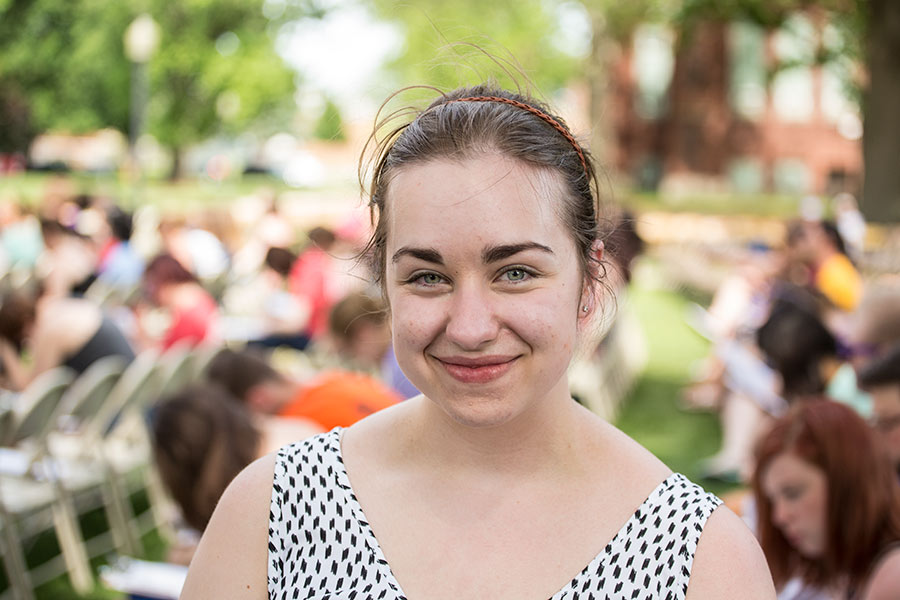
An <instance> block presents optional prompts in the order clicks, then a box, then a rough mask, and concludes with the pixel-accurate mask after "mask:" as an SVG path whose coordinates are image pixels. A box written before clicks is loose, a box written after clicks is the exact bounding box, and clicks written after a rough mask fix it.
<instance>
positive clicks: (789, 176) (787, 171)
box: [772, 158, 811, 194]
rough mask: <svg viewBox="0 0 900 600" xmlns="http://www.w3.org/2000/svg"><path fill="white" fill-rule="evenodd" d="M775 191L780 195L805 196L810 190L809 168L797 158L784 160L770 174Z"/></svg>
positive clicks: (777, 163)
mask: <svg viewBox="0 0 900 600" xmlns="http://www.w3.org/2000/svg"><path fill="white" fill-rule="evenodd" d="M772 177H773V183H774V184H775V191H776V192H778V193H780V194H805V193H807V192H808V191H809V189H810V184H811V181H810V174H809V168H808V167H807V166H806V163H804V162H803V161H802V160H800V159H798V158H784V159H781V160H779V161H777V162H776V163H775V169H774V170H773V172H772Z"/></svg>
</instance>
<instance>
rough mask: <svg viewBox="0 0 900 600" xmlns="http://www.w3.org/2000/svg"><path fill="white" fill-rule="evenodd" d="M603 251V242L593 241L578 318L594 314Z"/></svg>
mask: <svg viewBox="0 0 900 600" xmlns="http://www.w3.org/2000/svg"><path fill="white" fill-rule="evenodd" d="M603 250H604V245H603V241H601V240H594V243H593V244H591V250H590V256H589V257H588V264H587V269H588V273H587V277H585V280H584V285H583V286H582V291H581V303H580V305H579V308H578V310H579V316H580V317H587V316H590V315H591V314H592V313H593V312H594V307H595V305H596V303H597V294H598V293H599V290H598V279H599V278H600V274H601V273H602V271H603Z"/></svg>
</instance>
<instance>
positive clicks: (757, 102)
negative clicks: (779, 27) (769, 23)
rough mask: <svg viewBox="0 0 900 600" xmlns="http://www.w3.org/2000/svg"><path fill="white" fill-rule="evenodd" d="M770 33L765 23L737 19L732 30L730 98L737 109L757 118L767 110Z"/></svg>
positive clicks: (730, 43) (729, 39)
mask: <svg viewBox="0 0 900 600" xmlns="http://www.w3.org/2000/svg"><path fill="white" fill-rule="evenodd" d="M765 47H766V34H765V31H764V30H763V28H762V27H759V26H758V25H754V24H752V23H746V22H743V21H736V22H734V23H732V24H731V26H730V27H729V31H728V64H729V70H728V77H729V81H728V98H729V101H730V102H731V107H732V109H734V111H735V112H736V113H737V114H738V115H740V116H742V117H744V118H745V119H751V120H756V119H759V118H760V117H762V115H763V113H764V112H765V110H766V63H765V56H766V53H765Z"/></svg>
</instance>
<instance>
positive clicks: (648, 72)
mask: <svg viewBox="0 0 900 600" xmlns="http://www.w3.org/2000/svg"><path fill="white" fill-rule="evenodd" d="M838 36H839V33H838V32H837V30H835V29H834V28H832V27H831V26H829V25H824V26H823V25H816V24H815V21H814V20H813V19H812V18H809V17H807V16H803V15H797V16H796V17H795V18H793V19H791V20H790V21H789V22H788V23H787V24H786V26H785V27H784V28H783V29H782V30H779V31H777V32H774V33H771V34H767V33H765V32H764V31H763V30H762V29H759V28H757V27H755V26H753V25H750V24H746V23H731V24H726V23H708V24H704V25H701V26H699V27H698V28H697V29H696V30H694V31H693V33H692V34H691V35H690V37H688V38H686V39H683V40H678V41H676V40H675V39H674V36H673V34H672V33H671V32H669V31H668V30H667V29H665V28H663V27H659V26H644V27H641V28H639V29H638V30H637V32H636V33H635V36H634V40H633V43H632V45H631V47H630V48H628V49H627V50H626V51H625V52H624V53H623V54H622V56H621V58H620V60H619V61H618V64H617V65H616V66H615V71H614V72H613V73H612V81H613V90H612V91H613V94H612V99H611V101H612V106H611V107H610V109H611V111H612V112H611V114H612V115H613V120H614V122H615V123H616V125H615V136H616V139H617V144H616V147H617V149H616V154H615V156H614V157H613V160H614V161H615V163H616V165H617V167H618V168H619V169H620V171H621V172H624V173H629V174H631V175H632V176H633V178H634V179H635V181H636V183H637V184H638V186H639V187H641V188H643V189H659V188H661V189H663V190H664V191H670V192H679V191H682V192H698V191H714V192H723V191H737V192H748V193H756V192H782V193H790V194H805V193H814V194H829V195H831V194H835V193H837V192H841V191H848V192H851V193H853V194H855V195H857V193H858V191H859V187H860V184H861V175H862V173H861V171H862V149H861V143H860V137H861V134H862V125H861V122H860V118H859V112H858V108H857V107H856V106H855V104H854V103H853V102H851V101H849V100H848V99H847V96H846V94H845V92H844V89H843V87H842V86H843V81H844V80H843V79H842V74H841V73H840V72H839V71H838V70H839V69H853V65H852V64H849V63H834V64H830V65H829V66H827V67H808V66H796V67H793V68H789V69H782V70H780V71H778V72H775V73H774V74H773V73H772V69H771V65H774V64H779V63H784V62H785V61H790V62H792V63H795V64H801V63H804V62H806V63H807V64H808V62H811V61H808V60H807V59H809V58H810V56H811V55H809V53H810V52H817V51H819V50H820V49H821V48H823V47H827V46H828V45H829V44H832V45H836V44H838V43H839V42H840V39H839V37H838Z"/></svg>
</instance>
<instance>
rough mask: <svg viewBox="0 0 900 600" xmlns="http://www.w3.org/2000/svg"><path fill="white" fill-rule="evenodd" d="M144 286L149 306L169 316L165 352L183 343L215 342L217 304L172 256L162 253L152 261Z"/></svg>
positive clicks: (148, 267)
mask: <svg viewBox="0 0 900 600" xmlns="http://www.w3.org/2000/svg"><path fill="white" fill-rule="evenodd" d="M143 287H144V295H145V297H146V298H147V299H148V300H149V301H150V303H151V304H152V305H153V306H155V307H157V308H160V309H163V310H164V311H166V312H167V313H168V316H169V320H170V322H169V325H168V327H166V328H165V331H164V332H163V333H162V336H161V338H160V340H159V345H160V346H161V348H162V349H163V350H167V349H169V348H171V347H172V346H174V345H175V344H176V343H177V342H180V341H182V340H185V341H187V342H188V343H190V344H191V345H194V346H196V345H199V344H202V343H210V342H212V341H214V340H215V339H216V337H217V336H218V332H217V326H218V317H219V308H218V306H217V304H216V301H215V300H214V299H213V297H212V295H210V293H209V292H207V291H206V290H205V289H204V288H203V286H201V285H200V282H199V281H198V280H197V278H196V277H194V275H193V274H191V272H190V271H188V270H187V269H186V268H184V267H183V266H182V265H181V263H179V262H178V261H177V260H175V258H174V257H173V256H171V255H169V254H160V255H159V256H157V257H156V258H154V259H153V260H151V261H150V263H149V264H148V265H147V268H146V269H145V271H144V275H143Z"/></svg>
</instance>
